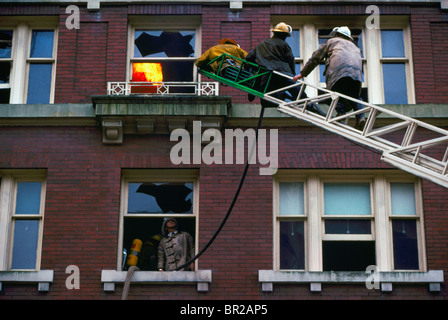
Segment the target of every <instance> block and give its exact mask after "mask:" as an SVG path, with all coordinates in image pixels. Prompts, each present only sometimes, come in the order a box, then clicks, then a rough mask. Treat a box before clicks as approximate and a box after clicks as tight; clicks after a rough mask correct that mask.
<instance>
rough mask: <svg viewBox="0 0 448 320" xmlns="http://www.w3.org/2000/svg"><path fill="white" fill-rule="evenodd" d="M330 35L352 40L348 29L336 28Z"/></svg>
mask: <svg viewBox="0 0 448 320" xmlns="http://www.w3.org/2000/svg"><path fill="white" fill-rule="evenodd" d="M331 33H332V34H333V33H336V34H340V35H342V36H344V37H346V38H349V39H351V40H353V38H352V32H351V31H350V29H349V28H348V27H337V28H334V29H333V31H332V32H331Z"/></svg>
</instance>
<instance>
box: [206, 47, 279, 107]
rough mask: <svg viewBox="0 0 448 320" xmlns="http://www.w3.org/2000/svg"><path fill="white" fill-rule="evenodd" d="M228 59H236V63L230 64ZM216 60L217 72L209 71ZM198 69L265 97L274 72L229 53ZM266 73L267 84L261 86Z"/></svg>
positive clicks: (214, 77) (215, 78)
mask: <svg viewBox="0 0 448 320" xmlns="http://www.w3.org/2000/svg"><path fill="white" fill-rule="evenodd" d="M227 59H230V60H233V61H235V62H236V64H235V63H234V64H228V63H227V61H226V60H227ZM215 62H218V63H219V66H218V69H217V70H216V73H214V72H211V71H208V70H209V69H211V67H210V66H211V65H212V64H214V63H215ZM206 69H207V70H206ZM198 71H199V73H200V74H203V75H205V76H207V77H209V78H211V79H214V80H217V81H219V82H221V83H223V84H225V85H229V86H231V87H234V88H237V89H240V90H243V91H246V92H248V93H250V94H252V95H254V96H257V97H259V98H263V96H264V94H265V93H266V90H267V88H268V86H269V82H270V80H271V77H272V73H273V72H272V71H270V70H268V69H266V68H264V67H262V66H259V65H257V64H255V63H252V62H249V61H246V60H244V59H241V58H238V57H234V56H232V55H230V54H227V53H223V54H222V55H220V56H219V57H217V58H215V59H213V60H211V61H210V62H208V63H207V65H206V67H205V68H199V69H198ZM266 75H267V76H268V80H267V81H266V85H264V87H263V88H261V87H260V79H261V77H263V76H266Z"/></svg>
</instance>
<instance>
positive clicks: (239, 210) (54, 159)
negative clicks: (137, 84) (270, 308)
mask: <svg viewBox="0 0 448 320" xmlns="http://www.w3.org/2000/svg"><path fill="white" fill-rule="evenodd" d="M243 129H244V128H243ZM0 140H1V141H2V148H1V149H0V168H22V169H26V168H46V169H47V170H48V171H47V189H46V202H45V215H44V236H43V246H42V266H41V268H42V269H52V270H54V283H53V284H51V286H50V291H49V292H48V293H38V292H37V286H36V285H20V284H8V283H4V284H3V291H2V293H1V294H0V299H12V298H22V299H23V298H31V297H33V298H35V297H40V298H42V299H49V298H54V299H64V298H69V299H77V298H83V299H120V297H121V293H122V285H120V284H117V285H116V292H115V293H105V292H104V291H103V287H102V284H101V282H100V277H101V270H103V269H115V268H116V263H117V244H118V232H119V231H118V225H119V210H120V175H121V169H122V168H178V166H173V165H172V164H171V163H170V159H169V152H170V149H171V146H172V145H173V144H174V142H170V141H169V136H168V135H146V136H144V135H142V136H135V135H126V136H125V138H124V143H123V145H122V146H104V145H103V144H102V142H101V130H100V129H99V128H95V127H87V128H82V127H40V128H39V127H26V128H24V127H9V128H7V127H2V128H0ZM18 146H20V148H18ZM278 156H279V161H280V167H281V168H297V169H301V168H302V169H314V168H317V169H318V168H328V169H332V168H333V169H340V168H347V169H375V168H383V169H385V168H390V167H389V166H388V165H386V164H384V163H383V162H381V161H380V159H379V155H378V154H375V153H372V152H371V151H369V150H367V149H365V148H362V147H359V146H356V145H354V144H352V143H350V142H348V141H347V140H345V139H343V138H341V137H338V136H336V135H332V134H329V133H326V132H323V131H322V130H320V129H318V128H313V127H301V128H295V129H293V128H291V129H280V131H279V155H278ZM191 166H193V165H191ZM191 166H190V167H191ZM194 166H196V165H194ZM194 166H193V167H194ZM196 167H200V177H199V183H200V198H199V202H200V214H199V248H198V249H200V248H202V247H203V246H204V245H205V243H206V242H207V241H208V240H209V239H210V238H211V237H212V235H213V233H214V232H215V230H216V229H217V228H218V226H219V225H220V223H221V221H222V219H223V217H224V215H225V213H226V212H227V209H228V206H229V204H230V202H231V200H232V197H233V195H234V193H235V190H236V188H237V185H238V183H239V180H240V177H241V174H242V172H243V165H213V166H206V165H200V166H196ZM258 169H259V168H258V166H257V165H253V166H251V167H250V170H249V173H248V176H247V178H246V181H245V184H244V186H243V188H242V191H241V194H240V196H239V199H238V201H237V203H236V205H235V207H234V210H233V212H232V214H231V216H230V218H229V219H228V221H227V223H226V225H225V226H224V228H223V229H222V231H221V233H220V235H219V236H218V237H217V239H216V240H215V242H214V243H213V244H212V246H211V247H209V249H208V250H207V251H206V252H205V254H204V255H203V256H202V257H201V258H200V260H199V268H200V269H211V270H212V272H213V283H212V284H211V287H210V292H208V293H198V292H197V291H196V286H195V285H178V286H176V287H175V289H176V290H173V286H168V285H132V286H131V290H130V293H129V299H134V298H141V299H173V298H175V299H334V298H335V297H338V298H355V297H356V298H380V299H384V298H392V299H393V298H403V297H409V296H412V297H413V298H421V299H427V298H433V299H438V298H443V297H445V295H446V293H447V292H446V291H445V290H446V289H445V288H444V287H443V291H442V293H438V294H430V293H428V290H427V286H426V285H406V286H401V285H394V290H393V292H392V293H390V294H381V293H380V292H374V291H369V290H367V289H366V288H365V287H364V286H363V285H339V286H338V285H323V289H322V292H321V293H319V294H312V293H310V291H309V286H308V285H276V286H274V292H272V293H262V292H261V288H260V285H259V283H258V270H260V269H271V268H272V263H273V257H272V254H273V240H272V239H273V234H272V232H273V225H272V223H273V219H272V180H271V179H272V177H271V176H261V175H259V170H258ZM423 191H424V196H423V198H424V206H425V208H424V209H425V228H426V254H427V261H428V268H429V269H431V270H434V269H436V270H440V269H442V270H444V271H445V272H447V270H448V260H447V259H448V254H447V253H446V247H447V245H448V235H447V233H446V232H445V230H447V228H448V216H447V215H446V212H447V211H448V200H447V199H448V197H447V195H448V192H447V190H446V189H444V188H442V187H438V186H436V185H434V184H432V183H428V182H425V183H424V189H423ZM72 264H73V265H77V266H78V267H79V269H80V274H81V279H80V286H81V289H80V290H67V289H66V287H65V280H66V279H67V277H68V274H66V273H65V270H66V267H67V266H68V265H72Z"/></svg>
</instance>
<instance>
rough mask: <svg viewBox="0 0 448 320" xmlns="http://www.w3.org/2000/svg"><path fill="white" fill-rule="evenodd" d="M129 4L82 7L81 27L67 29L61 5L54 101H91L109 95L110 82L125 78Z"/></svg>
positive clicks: (66, 15)
mask: <svg viewBox="0 0 448 320" xmlns="http://www.w3.org/2000/svg"><path fill="white" fill-rule="evenodd" d="M125 11H126V7H112V8H103V9H102V10H101V11H100V12H89V11H87V10H86V9H85V8H82V7H81V8H80V28H79V29H67V28H66V27H65V21H66V19H67V17H68V16H69V15H68V14H66V13H65V7H61V15H60V19H59V21H60V23H59V42H58V53H57V70H56V88H55V92H56V93H55V99H54V101H55V103H89V102H91V98H90V97H91V96H92V95H102V94H106V93H107V91H106V89H107V82H108V81H125V80H126V57H127V16H126V14H124V12H125Z"/></svg>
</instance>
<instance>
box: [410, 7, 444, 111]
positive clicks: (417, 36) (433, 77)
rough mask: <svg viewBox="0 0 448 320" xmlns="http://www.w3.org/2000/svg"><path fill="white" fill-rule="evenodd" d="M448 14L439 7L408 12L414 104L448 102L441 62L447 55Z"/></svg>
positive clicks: (415, 9)
mask: <svg viewBox="0 0 448 320" xmlns="http://www.w3.org/2000/svg"><path fill="white" fill-rule="evenodd" d="M447 28H448V15H447V14H446V13H442V12H441V10H440V9H439V8H426V9H421V8H418V9H417V8H414V9H413V11H412V15H411V30H412V48H413V58H414V78H415V91H416V101H417V103H448V97H447V95H446V94H445V93H446V92H447V91H448V83H447V81H446V74H448V66H447V65H446V64H445V63H443V62H444V61H445V60H446V58H447V57H448V56H447V46H446V41H445V39H446V37H447V35H448V34H447Z"/></svg>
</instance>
